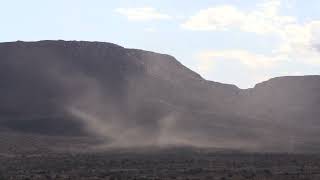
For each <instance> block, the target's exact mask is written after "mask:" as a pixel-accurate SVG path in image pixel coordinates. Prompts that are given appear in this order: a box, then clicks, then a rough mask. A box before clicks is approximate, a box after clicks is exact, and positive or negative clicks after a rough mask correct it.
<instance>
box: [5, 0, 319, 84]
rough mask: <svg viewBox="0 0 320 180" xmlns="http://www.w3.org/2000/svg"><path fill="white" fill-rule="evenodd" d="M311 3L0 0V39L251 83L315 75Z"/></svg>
mask: <svg viewBox="0 0 320 180" xmlns="http://www.w3.org/2000/svg"><path fill="white" fill-rule="evenodd" d="M319 7H320V1H318V0H308V1H303V0H250V1H243V0H201V1H194V0H153V1H151V0H134V1H133V0H118V1H106V0H90V1H89V0H68V1H66V0H55V1H49V0H28V1H18V0H10V1H5V0H0V22H1V26H0V41H1V42H7V41H16V40H24V41H36V40H44V39H64V40H88V41H106V42H113V43H116V44H119V45H121V46H124V47H128V48H138V49H145V50H151V51H156V52H160V53H166V54H171V55H173V56H175V57H176V58H177V59H178V60H179V61H180V62H182V63H183V64H184V65H186V66H187V67H189V68H191V69H192V70H194V71H196V72H198V73H199V74H201V75H202V76H203V77H204V78H206V79H209V80H213V81H219V82H224V83H230V84H236V85H238V86H239V87H241V88H248V87H252V86H254V84H256V83H257V82H261V81H264V80H267V79H269V78H272V77H276V76H285V75H308V74H320V51H319V50H320V11H319V10H318V8H319Z"/></svg>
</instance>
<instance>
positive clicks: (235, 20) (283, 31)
mask: <svg viewBox="0 0 320 180" xmlns="http://www.w3.org/2000/svg"><path fill="white" fill-rule="evenodd" d="M281 3H282V1H281V0H269V1H265V3H262V4H259V5H258V6H257V9H255V10H251V11H244V10H241V9H239V8H237V7H234V6H232V5H220V6H216V7H212V8H208V9H204V10H200V11H199V12H198V13H196V14H195V15H194V16H191V17H190V18H189V19H188V20H187V21H186V22H185V23H184V24H182V27H183V28H185V29H188V30H193V31H224V30H238V31H242V32H249V33H255V34H258V35H263V36H275V37H278V39H279V40H280V45H279V46H278V47H275V48H274V49H272V50H270V53H269V54H266V55H261V54H255V53H252V52H249V51H247V50H224V51H215V50H213V51H211V52H201V53H200V54H202V55H203V54H205V55H206V56H207V59H208V57H211V58H224V59H237V60H238V61H240V62H241V63H243V64H245V65H247V66H249V67H254V68H259V67H267V66H270V65H271V64H275V63H276V62H277V61H281V60H287V61H299V62H302V63H310V64H317V65H320V53H319V45H320V20H319V21H318V20H313V21H309V22H304V23H301V22H298V20H297V19H296V18H295V17H292V16H285V15H281V14H280V13H279V11H280V8H281ZM316 46H318V48H316Z"/></svg>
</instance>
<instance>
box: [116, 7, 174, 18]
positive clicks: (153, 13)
mask: <svg viewBox="0 0 320 180" xmlns="http://www.w3.org/2000/svg"><path fill="white" fill-rule="evenodd" d="M115 12H117V13H119V14H121V15H123V16H126V17H127V19H128V20H130V21H151V20H168V19H171V18H172V17H171V16H170V15H168V14H163V13H160V12H158V11H157V10H156V9H154V8H152V7H142V8H117V9H116V10H115Z"/></svg>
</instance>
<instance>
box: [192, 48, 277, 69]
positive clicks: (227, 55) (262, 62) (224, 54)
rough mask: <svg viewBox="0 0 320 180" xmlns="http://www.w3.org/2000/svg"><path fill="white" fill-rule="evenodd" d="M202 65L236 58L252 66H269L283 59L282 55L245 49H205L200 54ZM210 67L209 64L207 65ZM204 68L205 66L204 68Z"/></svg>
mask: <svg viewBox="0 0 320 180" xmlns="http://www.w3.org/2000/svg"><path fill="white" fill-rule="evenodd" d="M198 59H200V61H201V62H200V63H199V64H201V66H204V65H205V64H202V63H203V62H206V64H210V63H213V61H215V60H234V61H239V62H240V63H242V64H244V65H246V66H248V67H250V68H254V69H256V68H268V67H272V66H273V65H274V64H275V63H276V62H278V61H280V60H281V59H283V57H281V56H280V55H278V56H277V55H274V56H265V55H261V54H255V53H251V52H249V51H245V50H239V49H238V50H237V49H235V50H222V51H221V50H220V51H214V50H212V51H204V52H201V53H200V54H199V55H198ZM207 67H208V66H207ZM202 69H204V68H202Z"/></svg>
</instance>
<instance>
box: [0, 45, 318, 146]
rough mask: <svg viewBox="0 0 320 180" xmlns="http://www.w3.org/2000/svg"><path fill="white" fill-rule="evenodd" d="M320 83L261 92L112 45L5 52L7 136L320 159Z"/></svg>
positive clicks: (0, 71) (2, 92)
mask: <svg viewBox="0 0 320 180" xmlns="http://www.w3.org/2000/svg"><path fill="white" fill-rule="evenodd" d="M319 107H320V77H319V76H303V77H279V78H274V79H271V80H269V81H266V82H263V83H260V84H257V85H256V86H255V87H254V88H252V89H245V90H242V89H239V88H237V87H236V86H234V85H227V84H222V83H218V82H212V81H207V80H205V79H203V78H202V77H201V76H200V75H198V74H197V73H195V72H193V71H191V70H190V69H188V68H186V67H185V66H183V65H182V64H181V63H179V62H178V61H177V60H176V59H175V58H174V57H172V56H169V55H164V54H158V53H154V52H148V51H143V50H136V49H127V48H124V47H121V46H118V45H115V44H111V43H103V42H84V41H39V42H10V43H0V127H1V128H3V129H6V130H10V131H13V132H19V133H31V134H38V135H53V136H66V135H68V136H80V135H81V136H82V135H85V136H87V137H97V136H99V137H106V138H108V139H110V141H108V143H109V144H108V145H110V146H146V145H147V146H150V145H151V146H163V145H192V146H200V147H219V148H231V149H244V150H254V151H261V150H265V151H288V150H292V151H293V150H295V151H308V150H312V151H314V150H318V147H319V146H318V144H319V143H320V142H319V140H318V139H317V137H318V136H319V133H318V132H320V131H319V130H320V123H319V121H318V117H320V109H319Z"/></svg>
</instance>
